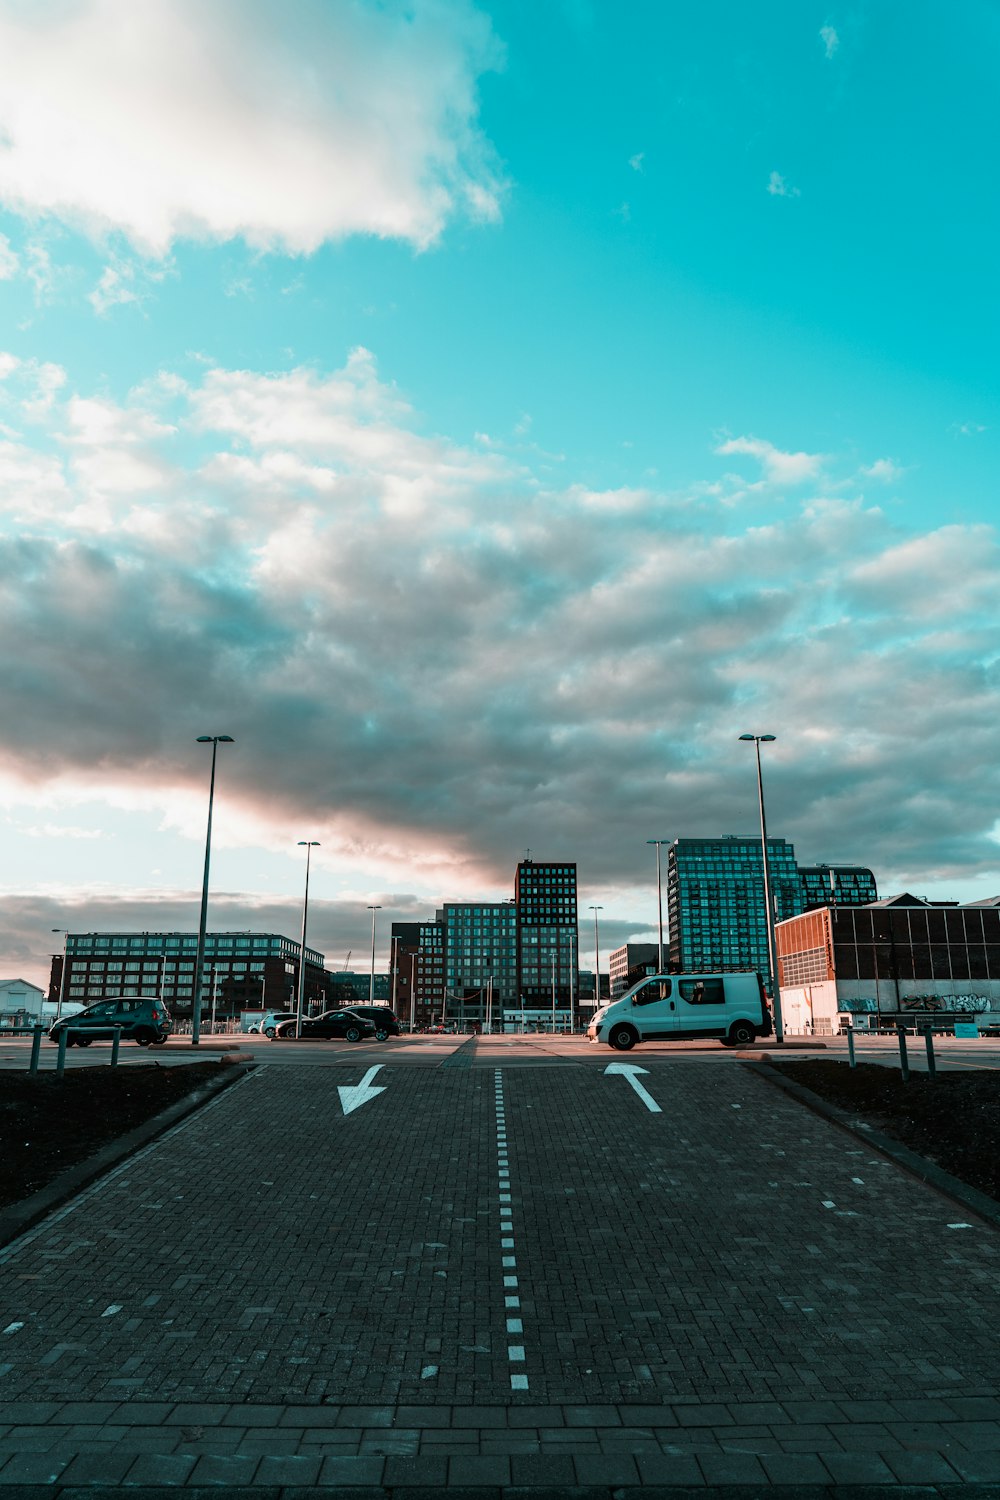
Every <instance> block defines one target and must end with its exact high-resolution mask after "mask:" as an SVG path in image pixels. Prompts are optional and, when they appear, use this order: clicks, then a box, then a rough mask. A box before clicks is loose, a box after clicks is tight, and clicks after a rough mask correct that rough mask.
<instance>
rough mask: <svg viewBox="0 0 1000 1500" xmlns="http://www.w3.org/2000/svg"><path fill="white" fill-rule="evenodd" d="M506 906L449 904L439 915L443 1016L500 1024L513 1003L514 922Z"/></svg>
mask: <svg viewBox="0 0 1000 1500" xmlns="http://www.w3.org/2000/svg"><path fill="white" fill-rule="evenodd" d="M517 917H518V914H517V909H516V908H515V906H514V905H513V903H512V902H510V901H448V902H446V903H445V905H444V907H443V909H442V910H441V911H440V912H438V920H439V921H440V922H441V924H442V926H443V928H444V944H445V954H446V964H445V990H446V1004H447V1017H448V1018H449V1019H451V1020H453V1021H457V1022H461V1023H464V1024H466V1025H468V1024H470V1023H471V1024H473V1025H475V1024H484V1023H485V1022H486V1020H487V1011H489V1013H490V1017H489V1018H490V1019H493V1018H495V1019H496V1022H497V1024H498V1025H499V1023H500V1019H501V1016H502V1014H503V1011H504V1010H505V1009H509V1008H510V1007H511V1006H513V1005H516V1003H517V983H518V967H517V958H518V942H517V938H518V922H517Z"/></svg>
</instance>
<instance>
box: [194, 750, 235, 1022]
mask: <svg viewBox="0 0 1000 1500" xmlns="http://www.w3.org/2000/svg"><path fill="white" fill-rule="evenodd" d="M232 743H233V737H232V735H231V734H199V736H198V744H199V745H211V747H212V774H211V777H210V779H209V783H208V828H207V831H206V833H205V871H204V874H203V876H202V881H201V913H200V915H199V918H198V951H197V954H196V956H195V961H194V991H193V993H192V996H191V1045H192V1047H197V1046H198V1044H199V1042H200V1041H201V992H202V974H201V971H202V968H203V967H204V963H205V932H206V929H207V926H208V871H209V865H210V863H211V859H212V805H213V803H214V801H215V755H216V751H217V750H218V748H219V746H220V745H231V744H232Z"/></svg>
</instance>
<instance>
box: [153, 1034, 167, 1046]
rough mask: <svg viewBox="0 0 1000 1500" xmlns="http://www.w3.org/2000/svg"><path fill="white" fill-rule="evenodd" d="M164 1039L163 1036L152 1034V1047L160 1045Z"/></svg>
mask: <svg viewBox="0 0 1000 1500" xmlns="http://www.w3.org/2000/svg"><path fill="white" fill-rule="evenodd" d="M166 1040H167V1039H166V1037H165V1036H154V1038H153V1046H154V1047H162V1046H163V1044H164V1042H165V1041H166Z"/></svg>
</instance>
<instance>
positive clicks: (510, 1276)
mask: <svg viewBox="0 0 1000 1500" xmlns="http://www.w3.org/2000/svg"><path fill="white" fill-rule="evenodd" d="M493 1077H494V1087H495V1093H496V1124H497V1187H498V1191H497V1200H498V1209H499V1215H498V1220H499V1225H500V1249H501V1250H504V1251H511V1250H513V1249H514V1210H513V1208H510V1207H508V1205H509V1204H510V1203H511V1202H512V1199H513V1194H512V1193H511V1190H510V1157H509V1155H508V1152H507V1112H506V1108H505V1105H504V1098H503V1074H502V1073H501V1071H500V1069H499V1068H496V1069H495V1070H494V1074H493ZM500 1264H501V1266H502V1267H503V1270H504V1273H505V1274H504V1278H503V1285H504V1299H503V1301H504V1307H505V1308H506V1309H507V1310H508V1311H513V1310H518V1311H519V1310H520V1307H521V1298H520V1295H519V1284H518V1279H517V1275H516V1272H517V1256H516V1255H510V1254H506V1255H501V1257H500ZM507 1334H508V1336H510V1335H512V1334H513V1335H520V1336H521V1337H523V1336H524V1324H523V1322H522V1321H521V1319H520V1318H519V1317H512V1318H508V1319H507ZM524 1362H525V1353H524V1345H523V1344H511V1343H508V1345H507V1363H508V1364H509V1365H521V1364H524ZM510 1388H511V1390H512V1391H526V1390H527V1389H528V1377H527V1375H522V1374H520V1373H518V1374H515V1373H513V1371H512V1372H511V1375H510Z"/></svg>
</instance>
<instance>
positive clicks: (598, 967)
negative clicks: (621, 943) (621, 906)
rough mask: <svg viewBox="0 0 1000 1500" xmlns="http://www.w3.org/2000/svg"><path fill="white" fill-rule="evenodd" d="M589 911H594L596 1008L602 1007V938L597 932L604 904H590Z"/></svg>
mask: <svg viewBox="0 0 1000 1500" xmlns="http://www.w3.org/2000/svg"><path fill="white" fill-rule="evenodd" d="M587 910H588V911H592V912H593V913H594V1009H595V1010H600V1007H601V940H600V937H599V936H598V932H597V913H598V912H599V911H603V910H604V907H603V906H590V907H588V908H587Z"/></svg>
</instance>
